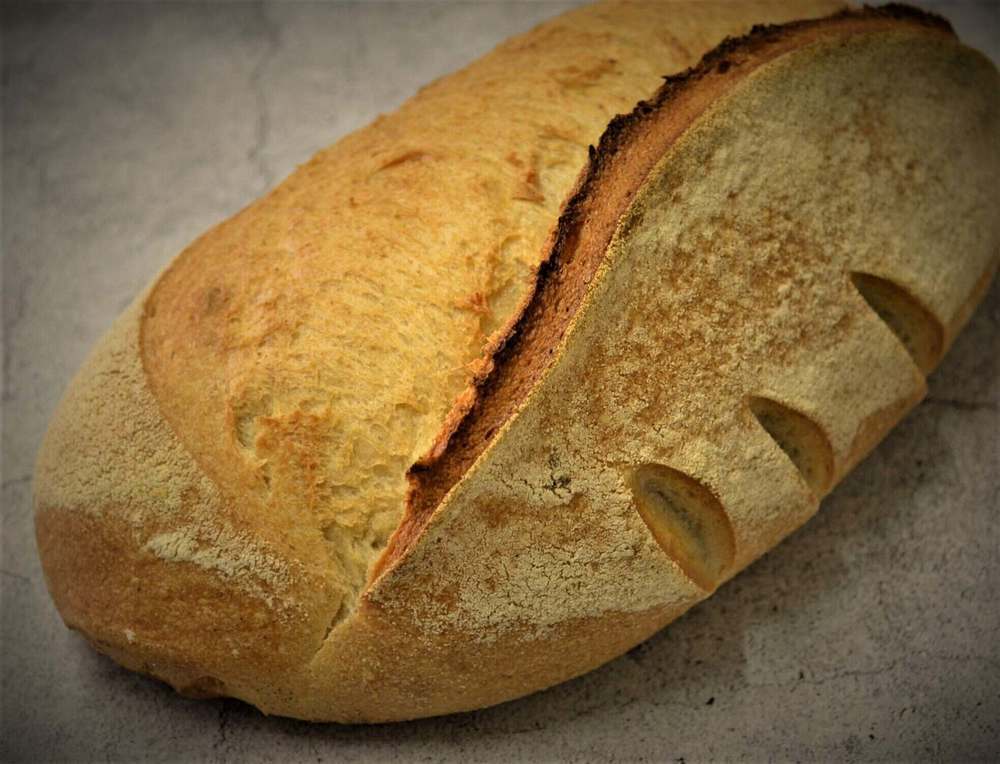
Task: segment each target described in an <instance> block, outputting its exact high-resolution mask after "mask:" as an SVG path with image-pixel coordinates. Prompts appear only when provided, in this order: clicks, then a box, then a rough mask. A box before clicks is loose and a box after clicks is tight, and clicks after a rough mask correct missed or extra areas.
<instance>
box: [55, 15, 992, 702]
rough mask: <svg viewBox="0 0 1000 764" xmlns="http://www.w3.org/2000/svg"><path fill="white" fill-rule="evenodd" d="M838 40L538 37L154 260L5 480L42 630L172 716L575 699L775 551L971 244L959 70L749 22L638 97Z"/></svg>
mask: <svg viewBox="0 0 1000 764" xmlns="http://www.w3.org/2000/svg"><path fill="white" fill-rule="evenodd" d="M836 7H837V6H836V4H830V3H819V2H815V3H795V4H781V5H773V4H731V3H725V4H718V5H715V4H702V3H696V4H690V5H689V4H670V5H669V6H664V5H662V4H655V3H654V4H639V3H600V4H598V5H595V6H591V7H588V8H583V9H580V10H577V11H573V12H571V13H569V14H566V15H564V16H562V17H559V18H557V19H555V20H553V21H551V22H549V23H547V24H544V25H542V26H541V27H539V28H538V29H536V30H534V31H532V32H530V33H529V34H527V35H524V36H521V37H518V38H514V39H513V40H510V41H508V42H506V43H504V44H503V45H501V46H500V47H499V48H498V49H497V50H496V51H494V52H493V53H491V54H490V55H488V56H487V57H485V58H484V59H482V60H480V61H478V62H476V63H475V64H473V65H472V66H470V67H469V68H467V69H465V70H463V71H462V72H459V73H457V74H455V75H452V76H450V77H447V78H444V79H442V80H439V81H437V82H435V83H434V84H432V85H430V86H428V87H427V88H425V89H424V90H422V91H421V92H420V94H418V95H417V96H416V97H414V98H413V99H411V100H410V101H409V102H407V103H406V104H405V105H404V106H403V107H402V108H401V109H400V110H399V111H398V112H396V113H394V114H392V115H390V116H387V117H382V118H380V119H379V120H377V121H376V122H375V123H373V124H372V125H371V126H369V127H367V128H365V129H363V130H361V131H358V132H357V133H354V134H352V135H350V136H348V137H346V138H344V139H343V140H341V141H340V142H339V143H337V144H335V145H334V146H333V147H331V148H330V149H327V150H326V151H324V152H321V153H320V154H319V155H317V156H316V157H315V158H314V159H313V160H312V161H311V162H309V163H308V164H306V165H304V166H303V167H302V168H300V169H299V170H298V171H296V173H294V174H293V175H292V176H291V177H290V178H288V179H287V180H286V181H285V182H284V183H282V184H281V185H280V186H279V187H278V188H276V189H275V190H274V191H273V192H271V194H269V195H268V196H267V197H265V198H263V199H261V200H260V201H258V202H256V203H254V204H253V205H251V206H250V207H248V208H247V209H246V210H244V211H243V212H241V213H239V214H238V215H237V216H235V217H234V218H232V219H230V220H228V221H226V222H225V223H222V224H221V225H220V226H218V227H216V228H215V229H213V230H212V231H210V232H208V233H207V234H205V235H204V236H203V237H201V238H200V239H199V240H198V241H196V242H195V243H194V244H192V245H191V246H190V247H189V248H188V249H187V250H185V251H184V252H183V253H182V254H181V255H180V256H179V257H178V258H177V259H176V260H175V261H174V262H173V263H172V264H171V265H170V267H169V268H168V269H167V270H166V271H165V272H164V273H163V274H162V275H161V276H160V277H158V278H157V279H156V281H155V282H154V283H153V284H152V285H151V286H150V288H149V289H148V290H147V291H146V292H145V293H144V294H143V295H141V296H140V297H139V298H138V299H137V300H136V302H135V303H134V304H133V305H132V307H131V308H129V310H128V311H126V313H125V314H124V315H123V316H122V317H121V318H120V319H119V321H118V322H117V323H116V325H115V327H114V328H113V329H112V330H111V332H110V333H109V334H108V335H107V337H105V338H104V339H103V340H102V342H101V343H100V345H99V346H98V347H97V348H96V349H95V351H94V353H93V354H92V356H91V358H90V359H89V360H88V362H87V364H86V365H85V366H84V368H83V369H82V370H81V372H80V374H79V375H78V377H77V378H76V379H75V380H74V382H73V384H72V385H71V387H70V389H69V391H68V392H67V394H66V397H65V399H64V401H63V403H62V404H61V406H60V409H59V411H58V412H57V414H56V416H55V418H54V420H53V423H52V425H51V427H50V430H49V433H48V435H47V437H46V441H45V444H44V446H43V449H42V452H41V454H40V456H39V462H38V470H37V477H36V507H37V514H36V520H37V530H38V542H39V549H40V552H41V555H42V560H43V564H44V568H45V572H46V576H47V580H48V582H49V586H50V589H51V591H52V594H53V597H54V599H55V601H56V604H57V606H58V608H59V610H60V612H61V613H62V615H63V617H64V619H65V620H66V622H67V623H68V624H69V625H70V626H71V627H73V628H77V629H79V630H80V631H82V632H83V633H84V634H85V635H86V636H87V637H88V638H89V639H90V640H91V641H92V642H93V643H94V644H95V645H96V646H97V647H98V648H99V649H101V650H102V651H104V652H106V653H108V654H110V655H112V656H113V657H114V658H115V659H117V660H119V661H120V662H122V663H124V664H125V665H127V666H130V667H132V668H135V669H137V670H141V671H145V672H147V673H150V674H153V675H155V676H158V677H160V678H162V679H164V680H166V681H168V682H170V683H171V684H173V685H174V686H175V687H176V688H177V689H179V690H181V691H183V692H187V693H190V694H208V695H211V694H227V695H233V696H236V697H240V698H243V699H245V700H248V701H249V702H252V703H254V704H256V705H257V706H259V707H260V708H262V709H263V710H265V711H268V712H274V713H282V714H289V715H294V716H300V717H304V718H313V719H336V720H345V721H346V720H366V721H376V720H389V719H401V718H410V717H414V716H421V715H429V714H435V713H444V712H448V711H453V710H460V709H466V708H474V707H478V706H482V705H486V704H490V703H495V702H499V701H501V700H505V699H507V698H510V697H515V696H517V695H520V694H523V693H525V692H529V691H531V690H534V689H538V688H540V687H544V686H547V685H549V684H552V683H554V682H556V681H560V680H562V679H565V678H567V677H569V676H573V675H575V674H578V673H580V672H582V671H585V670H588V669H589V668H592V667H593V666H595V665H598V664H599V663H601V662H603V661H605V660H607V659H609V658H611V657H613V656H614V655H616V654H618V653H620V652H621V651H623V650H625V649H627V648H628V647H630V646H631V645H633V644H635V643H636V642H637V641H639V640H641V639H644V638H645V637H646V636H648V635H649V634H650V633H652V632H653V631H655V630H656V629H658V628H660V627H661V626H662V625H664V624H665V623H667V622H668V621H669V620H671V619H672V618H674V617H676V615H678V614H679V613H681V612H683V611H684V610H686V609H687V608H689V607H690V606H691V605H692V604H694V603H696V602H697V601H699V600H701V599H702V598H704V597H705V596H707V595H708V594H710V593H711V591H713V590H714V589H715V588H716V587H717V586H718V585H719V584H720V583H721V582H722V581H724V580H725V579H727V578H728V577H729V576H731V575H733V574H734V573H736V572H737V571H738V570H739V569H740V568H742V567H743V566H745V565H746V564H748V563H749V562H751V561H752V560H753V559H755V558H756V557H757V556H759V555H760V554H761V553H763V552H764V551H766V550H767V549H768V548H770V547H771V546H773V545H774V544H775V543H777V541H778V540H780V539H781V538H782V537H783V536H785V535H786V534H787V533H789V532H790V531H792V530H794V528H796V527H797V526H798V525H800V524H801V523H802V522H804V521H805V520H806V519H807V518H808V517H809V516H810V515H811V514H812V513H813V512H814V511H815V510H816V507H817V505H818V502H819V499H820V498H821V497H822V496H823V495H824V494H825V493H826V492H827V491H828V490H829V489H830V488H831V487H832V485H834V484H835V482H836V481H837V480H838V479H839V478H840V477H842V476H843V474H845V473H846V471H848V470H849V469H850V468H851V467H852V466H853V465H854V464H855V463H856V462H857V460H858V459H860V458H861V457H862V456H863V455H864V453H866V452H867V450H868V449H870V448H871V447H872V446H873V445H874V444H875V443H876V442H877V441H878V440H879V439H880V438H881V437H882V435H884V433H885V432H886V431H887V430H888V429H889V428H890V427H891V426H892V425H893V424H894V423H895V422H896V421H897V420H898V419H899V418H900V417H901V416H902V415H903V414H904V413H905V412H906V410H907V409H908V408H909V407H911V406H912V405H914V404H915V403H916V402H917V401H918V400H919V398H920V397H921V395H922V394H923V390H924V375H925V374H926V373H927V372H928V371H929V370H930V369H931V368H932V367H933V366H934V365H935V364H936V363H937V361H938V360H939V359H940V357H941V355H942V354H943V352H944V350H945V349H946V348H947V346H948V344H949V343H950V342H951V340H952V338H953V337H954V336H955V333H956V332H957V331H958V329H959V328H960V327H961V325H962V324H963V323H964V321H965V320H966V318H967V317H968V315H969V313H970V311H971V309H972V307H973V306H974V304H975V301H976V298H977V296H978V295H980V294H981V293H982V292H983V290H984V289H985V286H986V284H987V283H988V279H989V276H990V274H991V273H992V270H993V269H994V268H995V265H996V254H997V251H998V244H1000V230H998V224H997V221H996V214H995V204H994V202H993V200H992V196H991V194H992V187H993V186H994V185H995V183H996V180H997V177H998V175H1000V168H998V156H997V140H996V139H997V137H998V124H1000V123H998V103H997V101H998V95H997V79H996V72H995V71H994V70H993V68H992V66H991V65H990V64H989V63H988V62H987V61H985V59H983V58H981V57H979V56H978V55H977V54H975V53H974V52H972V51H969V50H968V49H966V48H963V47H962V46H961V45H960V44H959V43H958V42H957V41H956V40H955V39H954V37H953V36H952V35H951V33H950V31H949V30H948V28H947V26H946V25H945V24H944V23H943V22H940V21H939V20H936V19H933V18H930V17H926V16H923V15H921V14H919V13H916V12H910V11H906V10H903V9H892V10H888V11H881V12H875V11H868V12H852V13H846V14H840V15H836V16H834V17H831V18H828V19H825V20H822V21H819V22H815V23H807V22H802V23H796V24H792V25H786V26H783V27H777V28H760V29H757V30H755V31H754V33H752V34H750V35H749V36H747V37H744V38H741V39H739V40H735V41H729V42H727V43H725V44H724V45H722V46H721V47H719V48H717V49H716V50H714V51H713V52H712V53H711V54H709V55H708V56H707V57H706V58H705V59H704V60H703V61H702V62H701V63H700V64H699V65H698V66H697V67H696V68H695V69H693V70H691V71H688V72H686V73H685V74H683V75H680V76H677V77H675V78H671V79H668V80H667V82H666V83H665V84H664V85H663V86H662V87H661V88H660V89H659V90H658V91H657V90H656V84H657V80H658V77H659V75H662V74H664V73H669V72H676V71H679V70H682V69H684V68H685V67H687V66H689V65H692V64H694V63H695V60H696V59H697V58H698V57H699V56H700V55H701V54H702V53H703V52H704V51H706V50H708V49H709V48H710V47H711V46H713V45H715V44H717V43H718V42H720V41H721V40H722V38H723V37H725V36H726V35H736V34H743V33H746V32H747V30H748V28H749V26H750V25H751V24H752V23H755V22H762V21H767V22H776V21H787V20H789V19H792V18H799V17H805V16H816V15H819V14H822V13H827V12H830V11H832V10H835V9H836ZM642 98H649V99H650V100H648V101H640V103H639V105H638V106H637V107H635V108H634V109H633V107H634V106H635V103H636V101H639V99H642ZM626 112H630V114H629V116H628V117H615V115H616V114H619V113H626ZM612 118H614V119H612ZM609 120H611V123H610V126H608V122H609ZM605 126H607V130H606V131H605V130H604V128H605ZM602 132H603V137H602V138H600V140H598V138H599V137H600V136H601V134H602ZM591 144H595V145H596V148H591ZM581 168H583V173H582V174H581V173H580V169H581ZM956 252H958V253H961V257H955V256H953V254H954V253H956Z"/></svg>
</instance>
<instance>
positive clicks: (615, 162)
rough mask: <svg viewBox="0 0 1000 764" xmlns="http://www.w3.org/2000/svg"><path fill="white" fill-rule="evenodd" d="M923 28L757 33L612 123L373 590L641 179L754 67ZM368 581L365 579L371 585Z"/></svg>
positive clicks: (590, 269)
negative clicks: (835, 43) (865, 37)
mask: <svg viewBox="0 0 1000 764" xmlns="http://www.w3.org/2000/svg"><path fill="white" fill-rule="evenodd" d="M913 27H922V28H925V29H926V30H928V32H929V33H938V34H945V35H949V36H954V31H953V30H952V27H951V25H950V24H949V23H948V22H947V21H946V20H945V19H943V18H941V17H940V16H937V15H935V14H932V13H927V12H925V11H922V10H919V9H917V8H913V7H911V6H907V5H902V4H890V5H886V6H881V7H870V6H866V7H864V8H863V9H859V10H844V11H841V12H839V13H837V14H834V15H832V16H828V17H826V18H822V19H815V20H803V21H795V22H791V23H788V24H781V25H758V26H754V27H753V28H752V29H751V30H750V32H749V33H748V34H746V35H745V36H742V37H736V38H733V37H729V38H726V39H725V40H723V41H722V43H720V44H719V45H718V46H717V47H716V48H714V49H713V50H711V51H710V52H708V53H707V54H705V56H703V57H702V59H701V61H700V62H699V63H698V64H697V65H695V66H694V67H691V68H690V69H688V70H686V71H684V72H681V73H679V74H675V75H666V76H664V78H663V79H664V82H663V84H662V85H661V86H660V88H659V89H658V90H657V91H656V93H655V94H654V95H653V96H652V97H651V98H650V99H648V100H644V101H639V102H638V103H637V104H636V106H635V108H634V109H633V110H632V111H631V112H630V113H629V114H619V115H617V116H615V117H614V118H613V119H612V120H611V121H610V123H609V124H608V126H607V128H606V129H605V131H604V133H603V135H602V136H601V138H600V141H599V142H598V145H597V146H596V148H595V147H593V146H591V147H589V151H588V156H589V159H588V162H587V165H586V166H585V167H584V168H583V171H582V172H581V174H580V177H579V180H578V181H577V184H576V186H575V188H574V189H573V191H572V192H571V193H570V195H569V197H568V199H567V201H566V202H565V203H564V205H563V209H562V212H561V214H560V216H559V219H558V221H557V223H556V225H555V226H554V228H553V231H552V233H551V234H550V236H549V241H548V243H547V245H546V250H547V252H548V254H547V256H546V257H545V258H544V259H543V260H542V262H541V264H540V265H539V268H538V270H537V273H536V275H535V279H534V285H533V288H532V289H531V290H530V292H529V295H528V297H527V298H526V299H525V301H524V303H523V304H522V306H521V308H520V311H519V313H518V314H516V316H515V317H514V318H513V319H512V320H511V321H510V322H509V323H508V325H507V327H506V329H505V330H504V331H501V332H500V333H498V335H497V336H496V337H495V338H494V339H493V341H492V342H491V344H490V346H489V347H488V348H487V351H486V354H485V358H484V360H483V361H482V363H481V364H480V367H479V369H478V372H477V374H476V375H475V377H474V379H473V381H472V383H471V384H470V387H469V388H468V389H467V390H466V391H465V392H464V393H463V394H462V395H461V396H460V397H459V399H458V400H457V401H456V404H455V406H454V408H453V409H452V411H451V412H450V414H449V415H448V417H447V419H446V420H445V422H444V425H443V426H442V429H441V431H440V433H439V435H438V436H437V438H436V440H435V442H434V444H433V446H432V447H431V449H430V450H429V451H428V452H427V453H426V454H425V455H424V456H423V457H421V458H420V459H419V460H418V461H417V462H416V463H415V464H413V466H412V467H411V468H410V469H409V471H408V473H407V479H408V481H409V491H408V496H407V505H406V510H405V514H404V517H403V519H402V521H401V522H400V525H399V527H398V528H397V530H396V532H395V533H394V534H393V536H392V538H391V540H390V542H389V544H388V546H387V548H386V550H385V552H384V553H383V555H382V557H381V558H380V560H379V561H378V564H377V565H376V567H375V570H374V573H373V576H372V579H371V581H374V579H375V578H377V577H378V576H379V575H380V574H381V573H382V572H384V571H385V570H387V569H388V568H389V567H391V566H392V565H393V564H394V563H395V562H396V561H398V560H399V559H400V558H401V557H402V556H403V555H404V554H405V553H406V551H407V550H408V549H409V548H410V547H411V546H412V544H413V543H414V541H415V540H416V539H417V538H418V537H419V536H420V533H421V532H422V530H423V528H424V527H425V526H426V524H427V522H428V521H429V520H430V517H431V516H432V515H433V513H434V510H435V509H436V508H437V507H438V505H439V504H440V503H441V501H442V500H443V499H444V498H445V496H446V495H447V494H448V492H449V491H450V490H451V488H452V487H453V486H454V485H455V484H456V483H458V482H459V481H460V480H461V479H462V477H463V475H464V474H465V473H466V472H467V471H468V470H469V468H471V467H472V465H473V464H474V463H475V461H476V460H477V459H478V458H479V456H480V455H481V454H482V453H483V452H484V451H485V450H486V448H487V446H488V445H489V443H490V442H491V440H492V439H493V438H494V437H496V435H497V433H499V432H500V430H501V429H502V427H503V426H504V424H505V423H506V422H507V421H508V420H509V419H510V418H511V417H512V416H513V415H514V414H516V412H517V410H518V408H519V407H520V406H521V405H522V403H523V402H524V401H525V400H526V399H527V397H528V395H529V394H530V392H531V390H532V389H533V388H534V386H535V384H536V383H537V382H538V381H539V380H540V379H541V378H542V376H543V375H544V374H545V372H546V370H547V369H548V368H549V366H550V364H551V361H552V358H553V357H554V353H555V349H556V348H557V347H558V346H559V344H560V342H561V341H562V339H563V337H564V336H565V334H566V332H567V330H568V329H569V328H570V326H571V324H572V321H573V318H574V316H575V315H576V312H577V310H578V308H579V307H580V305H581V304H582V302H583V300H584V297H585V295H586V293H587V291H588V288H589V285H590V282H591V280H592V279H593V277H594V275H595V274H596V273H597V270H598V268H599V267H600V265H601V262H602V261H603V258H604V254H605V251H606V249H607V245H608V244H609V242H610V241H611V238H612V236H613V235H614V233H615V230H616V227H617V225H618V221H619V220H620V218H621V217H622V215H623V214H624V213H625V212H626V210H627V209H628V207H629V204H630V202H631V201H632V199H633V198H634V197H635V194H636V192H637V191H638V190H639V188H640V187H641V185H642V183H643V181H644V179H645V178H646V176H647V174H648V173H649V172H650V171H651V170H652V169H653V167H654V166H655V164H656V163H657V162H658V161H659V159H660V157H662V156H663V154H664V152H665V151H666V150H667V149H669V147H670V145H671V143H672V142H673V141H675V140H676V139H677V138H678V137H679V136H680V135H681V134H682V133H683V132H684V131H685V130H686V129H687V128H688V127H689V126H690V125H691V124H692V123H693V122H694V121H695V120H696V119H697V118H698V117H699V116H700V115H701V114H702V113H703V112H704V111H705V109H707V108H708V107H710V106H711V104H712V103H713V102H714V101H715V100H717V99H718V98H719V97H720V96H722V95H723V94H725V93H726V92H728V91H729V90H730V89H731V88H732V87H734V86H735V85H736V84H737V83H739V82H740V81H741V80H742V79H744V78H745V77H746V76H747V75H749V74H750V73H751V72H752V71H754V70H755V69H756V68H758V67H759V66H761V65H763V64H765V63H767V62H768V61H770V60H772V59H774V58H776V57H778V56H780V55H782V54H783V53H785V52H788V51H791V50H794V49H796V48H798V47H801V46H804V45H808V44H809V43H811V42H813V41H815V40H817V39H820V38H821V37H823V36H827V35H829V36H836V35H838V34H842V35H849V34H852V33H861V32H868V31H877V30H892V29H899V28H913ZM370 583H371V582H370Z"/></svg>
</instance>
